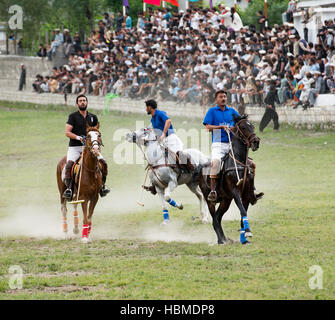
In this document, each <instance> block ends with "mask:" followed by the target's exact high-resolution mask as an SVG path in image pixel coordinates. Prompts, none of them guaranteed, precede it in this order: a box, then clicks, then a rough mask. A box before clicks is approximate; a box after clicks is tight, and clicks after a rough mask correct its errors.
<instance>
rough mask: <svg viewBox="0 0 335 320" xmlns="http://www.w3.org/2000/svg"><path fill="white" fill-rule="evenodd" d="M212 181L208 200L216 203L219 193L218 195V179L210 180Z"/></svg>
mask: <svg viewBox="0 0 335 320" xmlns="http://www.w3.org/2000/svg"><path fill="white" fill-rule="evenodd" d="M210 179H211V192H210V193H209V195H208V197H207V200H208V201H213V202H215V201H216V200H217V193H216V190H215V189H216V185H217V181H218V178H212V177H211V178H210Z"/></svg>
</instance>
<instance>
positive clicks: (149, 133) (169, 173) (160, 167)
mask: <svg viewBox="0 0 335 320" xmlns="http://www.w3.org/2000/svg"><path fill="white" fill-rule="evenodd" d="M126 140H127V141H128V142H133V143H136V144H137V145H138V146H139V148H141V149H142V146H145V147H146V152H145V158H146V160H147V162H148V170H149V177H150V180H151V182H152V184H153V186H154V187H155V189H156V192H157V193H158V195H159V197H160V200H161V202H162V207H163V217H164V222H163V224H167V223H168V222H169V213H168V208H169V205H171V206H173V207H176V208H178V209H180V210H182V209H183V205H182V204H181V203H180V204H178V203H177V202H175V201H174V200H173V199H172V198H171V194H172V192H173V190H174V189H176V188H177V186H178V185H182V184H186V185H187V187H188V188H189V189H190V190H191V191H192V192H193V193H194V194H195V195H196V196H197V198H198V199H199V202H200V215H201V220H202V222H203V223H207V222H209V210H208V206H207V203H206V201H205V198H204V196H203V194H202V192H201V190H200V187H199V181H198V173H199V170H198V168H201V167H202V165H205V164H206V163H208V162H209V159H208V158H207V157H206V156H205V155H204V154H203V153H201V152H200V151H199V150H196V149H186V150H183V152H184V153H187V154H189V155H190V157H191V159H192V164H193V165H194V166H195V167H196V169H195V170H194V172H191V173H190V172H185V171H183V170H181V169H180V168H179V167H178V166H177V165H176V160H175V156H174V155H173V154H171V153H170V152H168V153H167V152H166V150H165V147H164V146H163V145H161V144H160V143H159V142H158V141H157V137H156V135H155V132H154V130H153V129H151V128H142V129H140V130H137V131H134V132H132V133H128V134H127V135H126ZM142 151H143V150H142Z"/></svg>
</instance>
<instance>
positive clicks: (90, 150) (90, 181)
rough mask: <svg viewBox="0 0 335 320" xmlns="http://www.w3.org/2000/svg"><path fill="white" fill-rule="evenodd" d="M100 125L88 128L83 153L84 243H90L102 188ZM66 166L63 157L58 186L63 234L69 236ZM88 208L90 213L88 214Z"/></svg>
mask: <svg viewBox="0 0 335 320" xmlns="http://www.w3.org/2000/svg"><path fill="white" fill-rule="evenodd" d="M99 125H100V124H99V123H98V125H97V126H96V127H89V126H87V128H86V140H85V147H83V148H84V149H83V153H82V164H81V168H80V170H82V172H81V179H80V188H79V199H80V200H83V201H84V202H83V203H82V204H81V206H82V209H83V232H82V242H83V243H87V242H89V241H90V240H89V235H90V232H91V228H92V215H93V211H94V208H95V206H96V204H97V202H98V199H99V191H100V190H101V187H102V173H101V171H102V168H101V165H100V163H99V161H98V158H97V157H98V156H99V154H100V147H101V145H102V140H101V134H100V132H99ZM65 165H66V156H65V157H63V158H62V159H61V160H60V161H59V163H58V165H57V184H58V190H59V194H60V201H61V210H62V213H63V232H64V233H65V234H67V231H68V228H67V208H66V203H67V201H66V199H64V198H63V192H64V191H65V189H66V185H65V184H64V182H63V181H62V171H63V168H64V166H65ZM78 187H79V186H78V185H77V184H76V183H74V187H73V189H74V192H73V193H74V194H73V199H76V198H77V196H78V194H77V192H78ZM87 208H88V213H87ZM74 209H75V210H74V212H73V216H74V229H73V232H74V234H78V233H79V229H78V224H79V216H78V211H77V204H74Z"/></svg>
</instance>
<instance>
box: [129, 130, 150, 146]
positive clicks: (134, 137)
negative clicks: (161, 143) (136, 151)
mask: <svg viewBox="0 0 335 320" xmlns="http://www.w3.org/2000/svg"><path fill="white" fill-rule="evenodd" d="M126 140H127V141H128V142H131V143H136V144H139V145H144V146H145V145H147V143H148V142H149V141H156V136H155V133H154V131H153V129H151V128H141V129H139V130H137V131H133V132H131V133H127V134H126Z"/></svg>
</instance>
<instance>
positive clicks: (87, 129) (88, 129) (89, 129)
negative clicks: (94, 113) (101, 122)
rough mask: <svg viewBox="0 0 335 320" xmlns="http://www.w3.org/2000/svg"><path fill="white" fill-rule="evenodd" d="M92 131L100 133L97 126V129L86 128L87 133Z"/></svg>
mask: <svg viewBox="0 0 335 320" xmlns="http://www.w3.org/2000/svg"><path fill="white" fill-rule="evenodd" d="M90 131H96V132H99V133H100V131H99V129H98V126H96V127H86V133H87V132H90Z"/></svg>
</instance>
